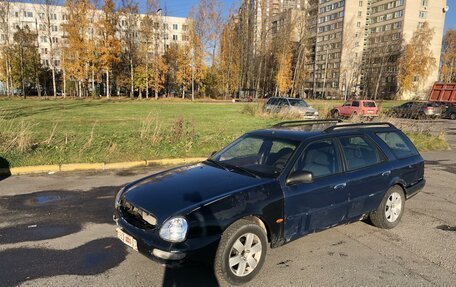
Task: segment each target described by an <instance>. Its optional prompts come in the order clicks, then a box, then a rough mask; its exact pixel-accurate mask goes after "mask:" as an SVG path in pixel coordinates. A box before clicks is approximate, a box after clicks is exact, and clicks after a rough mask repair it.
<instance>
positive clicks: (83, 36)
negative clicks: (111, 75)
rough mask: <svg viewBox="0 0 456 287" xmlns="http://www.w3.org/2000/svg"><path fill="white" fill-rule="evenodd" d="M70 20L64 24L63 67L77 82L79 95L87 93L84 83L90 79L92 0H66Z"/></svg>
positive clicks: (76, 86)
mask: <svg viewBox="0 0 456 287" xmlns="http://www.w3.org/2000/svg"><path fill="white" fill-rule="evenodd" d="M65 7H66V9H67V17H68V20H67V22H66V23H64V24H63V30H64V32H65V35H66V43H65V44H66V45H65V47H64V49H63V56H64V59H63V63H62V64H63V68H64V70H65V73H66V74H67V75H68V77H69V78H70V79H72V80H73V81H74V82H75V88H76V91H77V95H78V96H79V97H82V96H83V94H84V93H85V90H86V89H84V84H85V82H86V80H87V79H88V70H87V67H88V66H89V53H88V50H87V33H88V29H89V21H88V18H87V13H88V12H89V10H90V9H94V7H93V6H92V3H91V1H90V0H66V2H65Z"/></svg>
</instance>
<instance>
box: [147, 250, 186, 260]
mask: <svg viewBox="0 0 456 287" xmlns="http://www.w3.org/2000/svg"><path fill="white" fill-rule="evenodd" d="M152 254H153V255H154V256H157V257H158V258H161V259H165V260H181V259H184V258H185V253H172V252H166V251H163V250H160V249H153V250H152Z"/></svg>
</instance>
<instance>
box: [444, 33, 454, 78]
mask: <svg viewBox="0 0 456 287" xmlns="http://www.w3.org/2000/svg"><path fill="white" fill-rule="evenodd" d="M442 48H443V55H442V69H441V71H440V73H441V75H440V78H441V79H442V81H444V82H445V83H456V30H448V31H447V32H446V34H445V38H444V40H443V47H442Z"/></svg>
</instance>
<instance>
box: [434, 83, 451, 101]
mask: <svg viewBox="0 0 456 287" xmlns="http://www.w3.org/2000/svg"><path fill="white" fill-rule="evenodd" d="M429 101H431V102H442V103H456V84H443V83H435V84H434V86H433V87H432V91H431V94H430V95H429Z"/></svg>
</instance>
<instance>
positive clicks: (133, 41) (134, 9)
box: [120, 0, 139, 98]
mask: <svg viewBox="0 0 456 287" xmlns="http://www.w3.org/2000/svg"><path fill="white" fill-rule="evenodd" d="M138 13H139V8H138V3H137V2H136V1H134V0H122V1H121V8H120V15H121V16H120V26H121V28H120V34H121V41H122V46H123V47H124V53H123V58H124V60H125V61H126V62H127V63H128V66H129V70H130V79H129V80H130V97H131V98H133V97H134V92H135V67H136V64H137V63H136V62H137V52H138V43H139V41H138V35H139V29H138V23H139V15H138Z"/></svg>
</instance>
